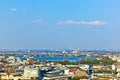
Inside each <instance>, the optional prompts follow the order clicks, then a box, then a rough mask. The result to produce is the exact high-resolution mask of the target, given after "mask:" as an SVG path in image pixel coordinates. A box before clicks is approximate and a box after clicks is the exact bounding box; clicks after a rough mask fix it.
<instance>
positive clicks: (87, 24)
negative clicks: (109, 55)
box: [0, 0, 120, 49]
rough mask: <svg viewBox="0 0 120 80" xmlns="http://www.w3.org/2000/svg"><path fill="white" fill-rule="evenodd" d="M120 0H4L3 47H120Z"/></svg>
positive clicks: (0, 11) (0, 1) (0, 14)
mask: <svg viewBox="0 0 120 80" xmlns="http://www.w3.org/2000/svg"><path fill="white" fill-rule="evenodd" d="M119 4H120V0H0V49H73V48H80V49H120V5H119Z"/></svg>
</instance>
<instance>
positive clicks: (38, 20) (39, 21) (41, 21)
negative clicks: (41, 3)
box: [32, 19, 43, 23]
mask: <svg viewBox="0 0 120 80" xmlns="http://www.w3.org/2000/svg"><path fill="white" fill-rule="evenodd" d="M32 22H33V23H43V20H42V19H35V20H32Z"/></svg>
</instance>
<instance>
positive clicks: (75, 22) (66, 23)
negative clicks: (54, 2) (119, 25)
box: [57, 20, 106, 25]
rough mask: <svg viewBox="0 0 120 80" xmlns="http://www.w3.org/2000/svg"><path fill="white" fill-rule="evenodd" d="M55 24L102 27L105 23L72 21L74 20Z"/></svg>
mask: <svg viewBox="0 0 120 80" xmlns="http://www.w3.org/2000/svg"><path fill="white" fill-rule="evenodd" d="M57 24H65V25H70V24H75V25H104V24H106V22H104V21H98V20H96V21H74V20H67V21H58V22H57Z"/></svg>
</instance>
